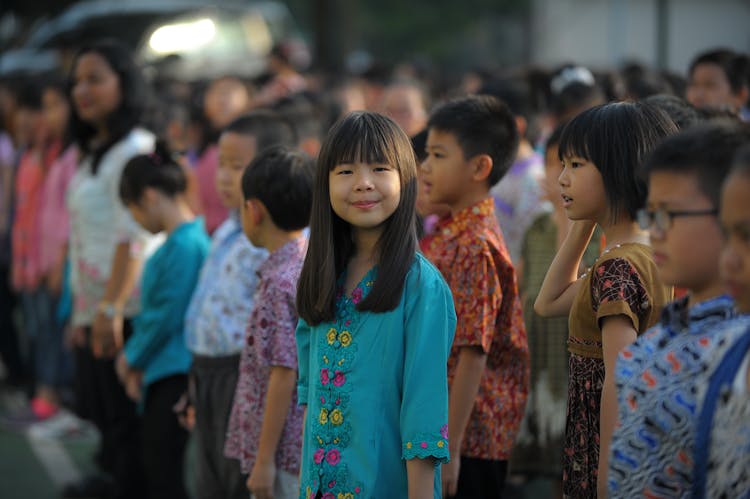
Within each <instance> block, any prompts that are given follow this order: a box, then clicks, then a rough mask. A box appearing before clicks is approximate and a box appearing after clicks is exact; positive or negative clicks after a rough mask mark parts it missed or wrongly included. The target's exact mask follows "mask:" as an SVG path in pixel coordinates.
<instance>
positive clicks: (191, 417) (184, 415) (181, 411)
mask: <svg viewBox="0 0 750 499" xmlns="http://www.w3.org/2000/svg"><path fill="white" fill-rule="evenodd" d="M172 411H173V412H174V413H175V415H176V416H177V421H178V422H179V423H180V426H182V427H183V428H185V429H186V430H187V431H193V428H195V407H193V404H192V402H191V401H190V396H189V395H188V392H185V393H183V394H182V396H180V398H179V400H178V401H177V403H176V404H175V405H174V407H172Z"/></svg>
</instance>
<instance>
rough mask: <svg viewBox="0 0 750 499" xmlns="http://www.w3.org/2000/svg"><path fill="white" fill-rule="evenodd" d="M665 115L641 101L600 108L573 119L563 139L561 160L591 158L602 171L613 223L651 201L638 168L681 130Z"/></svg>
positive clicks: (633, 217) (560, 152) (560, 151)
mask: <svg viewBox="0 0 750 499" xmlns="http://www.w3.org/2000/svg"><path fill="white" fill-rule="evenodd" d="M677 132H678V129H677V125H675V124H674V122H673V121H672V120H671V119H670V118H669V116H667V114H666V113H664V112H663V111H661V110H660V109H657V108H656V107H654V106H650V105H648V104H644V103H641V102H616V103H611V104H605V105H602V106H596V107H593V108H591V109H589V110H586V111H584V112H582V113H581V114H579V115H578V116H576V117H575V118H573V119H572V120H571V121H570V122H569V123H568V124H567V125H566V126H565V128H564V129H563V131H562V136H561V137H560V146H559V157H560V159H561V160H562V159H564V158H570V157H571V156H577V157H580V158H583V159H585V160H587V161H590V162H592V163H593V164H594V165H595V166H596V168H597V169H598V170H599V172H600V173H601V175H602V181H603V183H604V191H605V193H606V196H607V200H608V201H609V208H610V217H611V221H612V222H614V221H616V220H618V218H620V216H621V214H622V211H623V210H624V212H625V214H626V215H627V216H629V217H630V218H631V219H635V214H636V211H638V210H639V209H640V208H642V207H643V205H644V203H645V202H646V195H647V188H646V183H645V182H644V181H643V179H642V178H640V177H639V175H638V173H637V172H638V170H639V168H640V166H641V164H642V163H643V161H644V160H645V158H646V156H647V155H648V154H649V153H650V152H651V151H652V150H653V149H654V147H656V145H657V144H658V143H659V142H661V140H662V139H663V138H664V137H667V136H669V135H672V134H674V133H677Z"/></svg>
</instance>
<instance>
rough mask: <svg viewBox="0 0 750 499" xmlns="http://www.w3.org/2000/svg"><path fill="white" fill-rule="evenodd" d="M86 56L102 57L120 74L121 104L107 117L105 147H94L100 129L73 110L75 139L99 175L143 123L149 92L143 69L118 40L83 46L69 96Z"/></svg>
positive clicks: (74, 68)
mask: <svg viewBox="0 0 750 499" xmlns="http://www.w3.org/2000/svg"><path fill="white" fill-rule="evenodd" d="M87 54H96V55H98V56H100V57H101V58H103V59H104V60H105V61H106V62H107V64H108V65H109V67H110V68H111V69H112V71H114V72H115V74H117V79H118V83H119V85H120V105H119V106H118V107H117V109H115V110H114V112H112V114H111V115H110V116H109V117H108V118H107V132H108V134H109V136H108V140H107V142H106V143H105V144H102V145H99V146H98V147H96V148H94V147H92V144H91V139H92V138H93V137H94V136H95V135H96V133H97V129H96V128H95V127H94V125H93V124H91V123H87V122H86V121H83V120H82V119H81V117H80V116H78V113H77V111H76V108H75V106H72V108H71V129H72V134H73V139H74V140H75V141H76V142H77V143H78V146H79V147H80V148H81V151H83V152H84V153H86V154H91V155H92V161H91V168H92V171H93V172H94V174H96V172H97V170H98V167H99V162H100V161H101V159H102V156H104V154H105V153H106V152H107V151H108V150H109V148H110V147H112V146H113V145H114V144H116V143H117V142H118V141H119V140H120V139H122V138H123V137H124V136H125V135H127V134H128V133H129V132H130V131H131V130H132V129H133V128H135V127H136V126H138V125H139V124H141V123H142V120H143V117H144V114H145V112H146V110H147V108H148V102H149V92H148V87H147V85H146V82H145V81H144V79H143V77H142V75H141V72H140V69H139V68H138V66H137V65H136V64H135V61H134V60H133V57H132V56H131V54H130V52H129V51H128V50H127V49H126V48H125V47H124V46H122V45H121V44H120V43H118V42H116V41H115V40H101V41H97V42H94V43H91V44H89V45H85V46H84V47H82V48H81V49H80V50H79V51H78V52H77V53H76V55H75V57H74V58H73V64H72V66H71V71H70V77H69V88H68V94H69V95H72V92H73V87H74V86H75V70H76V67H77V65H78V61H79V60H80V59H81V57H83V56H84V55H87Z"/></svg>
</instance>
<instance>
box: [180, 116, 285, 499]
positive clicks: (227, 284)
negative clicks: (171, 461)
mask: <svg viewBox="0 0 750 499" xmlns="http://www.w3.org/2000/svg"><path fill="white" fill-rule="evenodd" d="M294 142H295V136H294V130H293V129H292V126H291V125H290V124H289V123H288V122H287V121H286V120H284V119H283V118H281V117H280V116H279V115H278V114H276V113H274V112H271V111H260V110H259V111H255V112H253V113H251V114H248V115H246V116H243V117H240V118H237V120H235V121H234V122H232V123H230V124H229V125H228V126H227V128H226V129H224V132H223V133H222V134H221V137H220V138H219V168H218V170H217V173H216V189H217V191H218V194H219V198H220V199H221V200H222V202H223V203H224V205H225V206H226V207H227V208H229V210H230V215H229V218H227V220H226V221H224V223H222V224H221V225H220V226H219V228H218V229H216V231H215V232H214V234H213V239H212V243H211V250H210V251H209V254H208V257H207V258H206V263H205V264H204V266H203V269H202V270H201V274H200V279H199V280H198V286H197V287H196V289H195V292H194V293H193V297H192V299H191V301H190V307H189V308H188V311H187V314H186V316H185V330H186V339H187V346H188V349H189V350H190V351H191V352H192V353H193V367H192V370H191V380H190V381H191V398H192V404H193V406H194V408H195V427H194V430H193V436H194V438H195V440H196V454H197V456H196V460H195V461H196V463H195V468H194V471H195V475H196V489H197V492H196V495H197V496H198V497H201V498H203V497H221V498H226V499H247V488H246V487H245V477H244V476H243V474H242V472H241V469H240V464H239V461H236V460H234V459H228V458H227V457H225V456H224V442H225V439H226V433H227V425H228V421H229V413H230V411H231V409H232V401H233V400H234V391H235V388H236V386H237V379H238V376H239V362H240V353H241V352H242V348H243V346H244V344H245V335H246V329H247V325H248V321H249V319H250V312H251V311H252V309H253V305H254V300H253V296H254V295H255V291H256V288H257V286H258V274H257V272H258V270H259V269H260V266H261V264H263V262H265V261H266V259H267V258H268V252H267V251H266V250H265V249H261V248H256V247H255V246H253V245H252V244H251V243H250V241H248V240H247V238H246V237H245V235H244V234H243V233H242V226H241V223H240V218H239V209H240V207H241V206H242V189H241V179H242V174H243V172H244V171H245V169H246V168H247V166H248V165H249V164H250V162H251V161H252V160H253V158H255V156H256V155H257V154H259V153H260V152H261V151H263V150H264V149H266V148H268V147H270V146H273V145H286V146H292V145H294ZM201 188H211V186H205V185H202V186H201Z"/></svg>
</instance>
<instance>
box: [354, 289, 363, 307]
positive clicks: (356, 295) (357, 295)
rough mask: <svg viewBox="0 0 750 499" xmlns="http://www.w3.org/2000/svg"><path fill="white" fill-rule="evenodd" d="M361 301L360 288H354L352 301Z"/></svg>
mask: <svg viewBox="0 0 750 499" xmlns="http://www.w3.org/2000/svg"><path fill="white" fill-rule="evenodd" d="M360 301H362V288H354V291H353V292H352V302H354V304H355V305H356V304H357V303H359V302H360Z"/></svg>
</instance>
